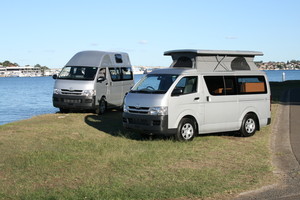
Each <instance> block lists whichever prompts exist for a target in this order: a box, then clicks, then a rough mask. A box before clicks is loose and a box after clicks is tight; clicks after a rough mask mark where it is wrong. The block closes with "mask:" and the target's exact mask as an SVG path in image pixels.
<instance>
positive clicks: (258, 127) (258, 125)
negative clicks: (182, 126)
mask: <svg viewBox="0 0 300 200" xmlns="http://www.w3.org/2000/svg"><path fill="white" fill-rule="evenodd" d="M248 114H250V115H253V116H254V117H255V121H256V125H257V129H256V130H258V131H259V130H260V123H259V118H258V115H257V113H255V112H253V111H250V112H247V113H246V114H245V115H244V116H243V118H242V120H243V119H244V118H245V116H246V115H248ZM241 126H242V123H241Z"/></svg>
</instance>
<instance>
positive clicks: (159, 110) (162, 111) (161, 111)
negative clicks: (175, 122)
mask: <svg viewBox="0 0 300 200" xmlns="http://www.w3.org/2000/svg"><path fill="white" fill-rule="evenodd" d="M149 114H150V115H168V107H167V106H161V107H151V108H150V109H149Z"/></svg>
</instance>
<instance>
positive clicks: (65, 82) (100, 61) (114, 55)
mask: <svg viewBox="0 0 300 200" xmlns="http://www.w3.org/2000/svg"><path fill="white" fill-rule="evenodd" d="M117 59H119V60H117ZM65 67H85V68H90V67H93V68H94V70H95V71H96V74H95V75H94V78H93V79H92V80H80V79H77V80H73V79H60V78H58V79H56V81H55V84H54V91H55V90H59V91H60V93H59V94H55V93H54V94H53V105H54V107H58V108H61V109H92V110H95V109H97V108H98V106H99V102H100V99H101V98H103V99H105V101H106V103H107V106H108V107H115V106H122V104H123V99H124V96H125V94H126V93H127V92H128V91H129V90H130V88H131V87H132V86H133V84H134V81H133V74H132V69H131V64H130V60H129V56H128V54H127V53H124V52H105V51H81V52H78V53H76V54H75V55H74V56H73V57H72V58H71V59H70V60H69V61H68V62H67V64H66V65H65ZM122 68H128V69H130V70H131V75H132V79H130V80H129V79H128V80H117V81H114V80H113V79H112V77H111V72H110V69H118V70H119V72H120V73H121V71H122ZM101 70H104V71H105V77H104V78H105V79H104V80H102V81H98V78H99V77H100V76H102V77H103V75H104V74H103V73H102V72H101ZM62 71H63V70H62ZM61 91H67V92H61ZM86 91H89V92H91V94H93V95H92V96H87V95H84V92H86ZM84 102H85V103H84Z"/></svg>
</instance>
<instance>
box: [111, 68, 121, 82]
mask: <svg viewBox="0 0 300 200" xmlns="http://www.w3.org/2000/svg"><path fill="white" fill-rule="evenodd" d="M109 73H110V77H111V80H112V81H120V80H121V73H120V69H119V68H109Z"/></svg>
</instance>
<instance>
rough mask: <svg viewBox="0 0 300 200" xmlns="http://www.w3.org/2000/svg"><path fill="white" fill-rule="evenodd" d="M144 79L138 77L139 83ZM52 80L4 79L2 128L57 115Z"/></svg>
mask: <svg viewBox="0 0 300 200" xmlns="http://www.w3.org/2000/svg"><path fill="white" fill-rule="evenodd" d="M283 72H284V73H285V79H286V80H300V70H275V71H266V73H267V75H268V78H269V81H282V73H283ZM143 76H144V75H135V76H134V82H135V83H136V82H137V81H138V80H139V79H141V78H142V77H143ZM53 86H54V80H53V79H52V77H21V78H20V77H15V78H13V77H7V78H5V77H0V94H1V97H0V125H1V124H6V123H10V122H13V121H18V120H22V119H28V118H31V117H33V116H36V115H41V114H46V113H56V112H58V109H57V108H54V107H53V105H52V92H53Z"/></svg>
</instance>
